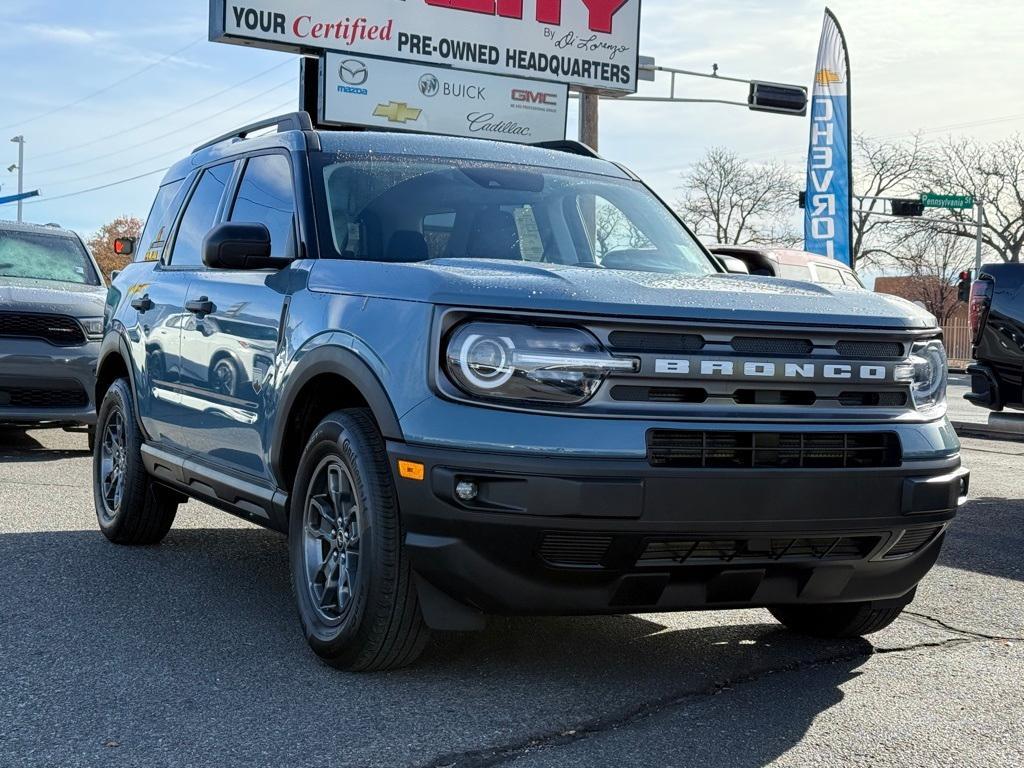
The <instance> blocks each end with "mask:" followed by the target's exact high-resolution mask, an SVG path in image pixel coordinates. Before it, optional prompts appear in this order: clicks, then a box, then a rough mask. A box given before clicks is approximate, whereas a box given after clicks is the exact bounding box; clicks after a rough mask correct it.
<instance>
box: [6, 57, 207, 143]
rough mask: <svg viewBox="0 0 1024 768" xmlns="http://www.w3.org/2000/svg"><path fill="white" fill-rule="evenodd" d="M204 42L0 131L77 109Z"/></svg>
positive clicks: (11, 124)
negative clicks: (73, 108)
mask: <svg viewBox="0 0 1024 768" xmlns="http://www.w3.org/2000/svg"><path fill="white" fill-rule="evenodd" d="M204 41H205V38H200V39H199V40H193V41H192V42H191V43H189V44H188V45H186V46H184V47H183V48H179V49H178V50H176V51H173V52H172V53H168V54H167V55H166V56H164V57H163V58H161V59H158V60H157V61H154V62H152V63H151V64H147V65H146V66H144V67H143V68H142V69H139V70H136V71H135V72H132V73H131V74H130V75H125V76H124V77H122V78H121V79H120V80H116V81H115V82H113V83H111V84H110V85H107V86H104V87H103V88H100V89H99V90H98V91H93V92H92V93H89V94H86V95H85V96H82V97H81V98H78V99H75V100H74V101H71V102H68V103H67V104H63V105H61V106H59V107H54V108H53V109H50V110H47V111H46V112H40V113H39V114H38V115H34V116H33V117H29V118H27V119H25V120H18V121H17V122H14V123H10V124H9V125H4V126H0V131H6V130H7V129H8V128H17V127H19V126H22V125H28V124H29V123H34V122H35V121H36V120H42V119H43V118H44V117H50V116H51V115H55V114H57V113H58V112H61V111H63V110H65V109H71V108H72V107H77V106H78V105H79V104H82V103H84V102H86V101H88V100H89V99H92V98H94V97H96V96H99V95H101V94H104V93H108V92H109V91H112V90H114V89H115V88H117V87H118V86H119V85H122V84H124V83H127V82H128V81H129V80H131V79H133V78H136V77H138V76H139V75H142V74H145V73H146V72H149V71H150V70H151V69H154V68H156V67H158V66H160V65H161V64H163V63H164V62H165V61H167V60H168V59H173V58H174V57H175V56H178V55H180V54H182V53H184V52H185V51H187V50H188V49H189V48H192V47H193V46H196V45H198V44H199V43H202V42H204Z"/></svg>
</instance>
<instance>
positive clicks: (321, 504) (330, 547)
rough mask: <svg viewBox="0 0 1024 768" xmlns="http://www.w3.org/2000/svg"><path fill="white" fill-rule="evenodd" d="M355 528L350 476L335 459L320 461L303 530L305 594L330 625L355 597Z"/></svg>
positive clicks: (342, 615) (358, 528) (357, 549)
mask: <svg viewBox="0 0 1024 768" xmlns="http://www.w3.org/2000/svg"><path fill="white" fill-rule="evenodd" d="M360 522H361V514H360V510H359V505H358V503H357V501H356V495H355V483H354V481H353V479H352V473H351V472H350V471H349V469H348V467H346V466H345V464H344V463H343V462H342V461H341V459H339V458H338V457H336V456H330V457H328V458H326V459H324V460H323V461H322V462H320V465H319V466H318V467H317V469H316V471H315V472H314V473H313V478H312V482H311V483H310V486H309V493H308V494H307V497H306V507H305V513H304V519H303V526H302V529H303V555H304V560H305V563H304V565H305V568H304V572H305V574H306V589H307V591H308V594H309V598H310V601H311V603H312V605H313V609H314V610H315V611H316V613H317V615H318V616H319V618H320V619H321V621H323V622H325V623H327V624H330V625H337V624H339V623H341V621H342V620H343V619H344V618H345V615H346V613H347V612H348V609H349V607H350V606H351V604H352V600H353V598H354V596H355V594H356V588H357V585H358V579H359V561H360V548H361V543H362V541H361V537H362V534H361V526H360Z"/></svg>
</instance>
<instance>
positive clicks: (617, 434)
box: [94, 114, 968, 670]
mask: <svg viewBox="0 0 1024 768" xmlns="http://www.w3.org/2000/svg"><path fill="white" fill-rule="evenodd" d="M274 127H276V128H277V131H276V132H274V133H269V134H268V133H264V135H259V136H254V135H253V134H254V133H255V132H256V130H257V129H268V128H274ZM139 254H140V260H139V261H138V262H136V263H134V264H133V265H131V266H129V267H128V268H127V269H125V270H124V271H123V272H122V273H121V275H120V276H119V277H118V279H117V280H116V281H115V283H114V287H113V290H112V291H111V298H110V300H109V302H108V308H107V312H108V323H107V331H106V336H105V339H104V342H103V347H102V356H101V362H100V369H99V376H98V381H97V385H96V397H97V398H98V400H99V401H100V402H102V408H101V410H100V415H99V435H100V439H99V441H98V446H97V450H96V452H95V462H94V464H95V470H94V480H95V500H96V511H97V514H98V517H99V524H100V527H101V528H102V530H103V532H104V533H105V534H106V536H107V537H108V538H109V539H111V540H112V541H114V542H117V543H121V544H154V543H156V542H158V541H160V540H161V538H162V537H163V536H164V535H165V534H166V533H167V532H168V530H169V528H170V527H171V525H172V522H173V520H174V516H175V511H176V509H177V507H178V505H179V503H181V502H182V501H184V500H185V499H186V498H187V497H191V498H195V499H200V500H202V501H205V502H207V503H209V504H212V505H214V506H216V507H219V508H221V509H223V510H225V511H227V512H230V513H232V514H234V515H237V516H240V517H242V518H244V519H245V520H249V521H251V522H253V523H256V524H258V525H261V526H265V527H267V528H270V529H273V530H276V531H280V532H282V533H285V534H287V536H288V545H289V550H290V560H291V576H292V581H293V586H294V592H295V599H296V602H297V604H298V614H299V618H300V620H301V626H302V628H303V630H304V632H305V635H306V637H307V638H308V640H309V643H310V644H311V646H312V647H313V649H314V650H315V651H316V653H317V654H319V655H320V656H321V657H322V658H323V659H325V660H326V661H328V662H329V663H331V664H334V665H336V666H339V667H342V668H346V669H354V670H375V669H385V668H393V667H397V666H401V665H404V664H408V663H410V662H411V661H412V660H414V659H415V658H416V657H417V655H418V654H419V653H420V651H421V649H422V648H423V646H424V643H425V642H426V638H427V633H428V631H429V629H431V628H432V629H438V630H472V629H475V628H479V627H480V626H481V625H482V622H483V617H484V616H485V615H487V614H618V613H639V612H664V611H674V610H692V609H726V608H741V607H752V606H763V607H767V608H768V609H769V610H771V612H772V613H773V614H774V616H775V617H776V618H778V619H779V620H780V621H781V622H782V623H783V624H785V625H786V626H788V627H790V628H791V629H793V630H795V631H797V632H802V633H806V634H809V635H817V636H825V637H849V636H855V635H860V634H864V633H870V632H874V631H876V630H879V629H881V628H882V627H885V626H887V625H888V624H889V623H891V622H892V621H893V620H894V619H895V618H896V617H897V616H898V615H899V613H900V612H901V610H902V609H903V608H904V606H905V605H906V604H908V603H909V602H910V601H911V600H912V599H913V596H914V591H915V588H916V586H917V584H918V582H920V580H921V579H922V578H923V577H924V576H925V574H926V573H927V572H928V571H929V569H930V568H931V567H932V565H933V564H934V563H935V561H936V558H937V557H938V554H939V549H940V547H941V545H942V540H943V534H944V532H945V531H946V528H947V526H948V525H949V524H950V521H951V520H952V519H953V518H954V516H955V514H956V510H957V507H958V505H959V503H960V502H961V501H962V499H963V498H964V496H965V494H966V492H967V479H968V475H967V472H966V471H965V470H964V469H962V468H961V465H960V457H959V443H958V441H957V438H956V435H955V434H954V432H953V430H952V429H951V427H950V424H949V422H948V420H947V419H946V413H945V384H946V361H945V353H944V350H943V345H942V341H941V338H940V331H939V329H938V328H937V327H936V326H935V322H934V319H933V318H932V317H931V316H930V315H928V314H927V313H925V312H924V311H922V310H920V309H918V308H916V307H914V306H913V305H911V304H909V303H907V302H904V301H901V300H899V299H895V298H891V297H885V296H879V295H874V294H871V293H867V292H865V291H862V290H852V289H846V288H843V287H841V286H836V287H829V288H826V287H823V286H816V285H811V284H805V283H799V282H792V281H786V280H775V279H765V278H757V277H747V276H735V275H728V274H725V273H723V272H721V271H720V267H718V266H716V262H714V261H713V260H712V259H711V257H710V256H709V254H708V253H707V251H706V250H705V249H704V248H703V247H702V246H701V245H700V244H699V243H698V241H697V240H696V239H695V238H694V237H693V235H692V234H691V233H690V232H689V231H688V230H687V229H686V228H685V226H684V225H683V224H682V223H681V222H680V221H679V220H678V219H677V218H676V216H675V215H674V214H673V213H672V211H671V210H670V209H669V208H668V207H666V206H665V205H664V204H663V203H662V202H661V201H660V200H659V199H658V198H657V197H656V196H655V195H654V194H653V193H652V192H651V191H650V190H649V189H648V188H647V187H646V186H645V185H644V184H643V183H642V182H641V181H640V180H639V179H638V178H637V177H636V176H634V175H633V174H632V173H631V172H629V171H628V170H626V169H624V168H622V167H621V166H619V165H616V164H614V163H611V162H608V161H606V160H602V159H600V158H599V157H597V156H596V155H594V154H593V153H592V152H591V151H589V150H588V149H587V148H586V147H584V146H583V145H580V144H576V143H574V142H564V143H563V142H559V143H556V144H553V145H548V146H544V147H540V146H536V147H523V146H514V145H510V144H503V143H497V142H493V141H483V140H475V139H456V138H445V137H437V136H414V135H407V134H402V135H397V134H388V133H376V132H318V131H314V130H312V126H311V124H310V122H309V119H308V117H307V116H305V115H302V114H298V115H291V116H286V117H284V118H278V119H275V120H273V121H270V122H268V123H265V124H257V125H256V126H250V127H247V128H245V129H242V130H240V131H237V132H235V133H233V134H231V135H229V136H226V137H222V138H221V139H219V140H217V141H214V142H212V143H210V144H209V145H206V146H203V147H200V148H199V149H197V150H196V151H195V153H194V154H193V155H192V156H191V157H189V158H186V159H185V160H183V161H181V162H180V163H178V164H177V165H175V166H174V167H173V168H172V169H171V170H170V171H169V172H168V174H167V176H166V179H165V180H164V182H163V184H162V186H161V187H160V189H159V192H158V194H157V196H156V201H155V203H154V205H153V209H152V212H151V214H150V216H149V221H148V223H147V225H146V228H145V233H144V235H143V238H142V243H141V247H140V248H139Z"/></svg>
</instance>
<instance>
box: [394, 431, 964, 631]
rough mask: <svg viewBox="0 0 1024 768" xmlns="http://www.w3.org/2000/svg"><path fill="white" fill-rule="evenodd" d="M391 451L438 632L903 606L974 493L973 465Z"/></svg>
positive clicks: (399, 446)
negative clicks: (713, 464) (748, 465)
mask: <svg viewBox="0 0 1024 768" xmlns="http://www.w3.org/2000/svg"><path fill="white" fill-rule="evenodd" d="M388 452H389V457H390V460H391V466H392V470H393V472H394V473H395V483H396V487H397V489H398V496H399V503H400V505H401V509H402V519H403V523H404V525H405V528H406V548H407V551H408V553H409V556H410V559H411V563H412V567H413V570H414V572H415V574H416V576H417V579H418V583H419V584H420V596H421V602H423V604H424V605H423V607H424V612H425V615H426V617H427V620H428V623H430V624H432V625H433V626H436V627H438V628H462V624H463V622H461V621H460V619H459V616H458V614H459V611H460V609H466V608H468V609H469V610H470V611H473V612H481V613H498V614H559V615H560V614H565V615H570V614H606V613H638V612H648V613H650V612H659V611H674V610H687V609H717V608H737V607H754V606H768V605H780V604H792V603H834V602H854V601H863V600H881V599H899V598H901V597H903V596H905V595H908V594H909V593H910V592H912V590H913V589H914V588H915V586H916V585H917V584H918V582H919V581H920V580H921V579H922V578H923V577H924V576H925V574H926V573H927V572H928V571H929V570H930V568H931V567H932V566H933V565H934V563H935V561H936V559H937V557H938V554H939V550H940V548H941V544H942V538H943V535H944V533H945V529H946V527H947V526H948V525H949V523H950V521H952V520H953V518H954V517H955V515H956V511H957V508H958V506H959V505H960V504H961V503H962V502H963V500H964V498H965V497H966V493H967V490H968V483H969V474H968V473H967V471H966V470H964V469H962V468H961V466H960V459H959V457H958V456H952V457H945V458H937V459H934V460H929V461H914V462H907V461H904V463H903V465H902V466H900V467H898V468H893V469H864V470H835V469H828V470H788V469H787V470H779V469H771V470H733V469H730V470H719V469H714V470H709V469H701V470H676V469H656V468H654V467H652V466H651V465H650V464H649V463H648V462H647V461H646V460H622V459H609V460H602V459H590V458H565V457H549V458H539V457H526V456H511V455H503V454H493V453H492V454H485V453H481V452H466V451H455V450H449V449H439V448H425V447H419V446H412V445H408V444H404V443H397V442H395V443H390V444H389V445H388ZM399 461H411V462H416V463H420V464H423V465H424V466H425V476H424V479H423V480H422V481H416V480H409V479H403V478H402V477H401V476H400V475H399V472H398V471H397V466H398V462H399ZM462 480H469V481H472V482H474V483H476V485H477V487H478V489H479V494H478V496H477V498H476V499H474V500H473V501H471V502H464V501H461V500H459V498H458V496H457V494H456V492H455V488H456V485H457V484H458V483H459V482H460V481H462ZM901 541H902V542H903V543H904V544H903V546H902V547H901V546H900V542H901ZM894 548H895V549H894ZM890 550H894V551H896V552H899V553H900V554H899V556H892V555H891V554H890ZM903 550H909V551H906V552H904V551H903ZM462 618H465V617H464V616H463V617H462Z"/></svg>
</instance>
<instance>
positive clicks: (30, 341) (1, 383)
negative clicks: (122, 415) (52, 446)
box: [0, 222, 107, 426]
mask: <svg viewBox="0 0 1024 768" xmlns="http://www.w3.org/2000/svg"><path fill="white" fill-rule="evenodd" d="M106 296H107V289H106V287H105V286H104V284H103V278H102V276H101V274H100V270H99V268H98V266H97V265H96V262H95V261H94V260H93V258H92V256H91V254H90V253H89V251H88V249H87V248H86V247H85V245H84V244H83V243H82V241H81V239H80V238H79V237H78V235H76V234H75V233H74V232H70V231H68V230H65V229H60V228H59V227H55V226H35V225H31V224H15V223H13V222H0V424H13V425H19V426H30V425H41V424H42V425H59V426H82V425H85V426H89V425H92V424H94V423H95V420H96V411H95V408H94V407H93V399H92V398H93V392H94V385H95V378H96V360H97V357H98V355H99V350H100V343H99V342H100V339H101V338H102V337H103V308H104V303H105V299H106Z"/></svg>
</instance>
